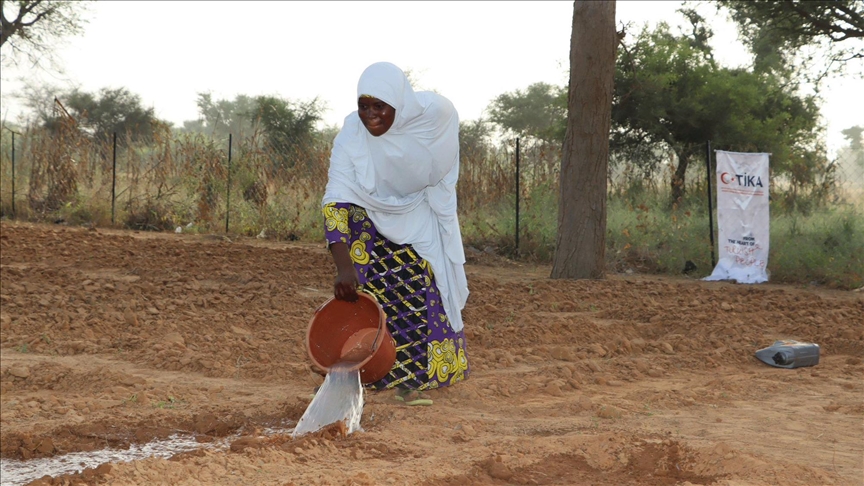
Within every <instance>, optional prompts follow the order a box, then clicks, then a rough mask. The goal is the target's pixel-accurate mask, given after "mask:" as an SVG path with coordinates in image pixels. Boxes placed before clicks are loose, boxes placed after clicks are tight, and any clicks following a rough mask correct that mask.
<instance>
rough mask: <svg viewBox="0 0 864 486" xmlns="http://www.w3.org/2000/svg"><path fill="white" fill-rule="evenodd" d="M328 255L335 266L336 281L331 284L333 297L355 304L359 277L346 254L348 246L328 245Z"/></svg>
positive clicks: (352, 262) (342, 244) (341, 244)
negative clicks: (331, 257)
mask: <svg viewBox="0 0 864 486" xmlns="http://www.w3.org/2000/svg"><path fill="white" fill-rule="evenodd" d="M330 254H331V255H332V256H333V262H334V263H335V264H336V281H335V282H334V283H333V296H334V297H336V299H338V300H344V301H347V302H355V301H356V300H357V298H358V297H357V287H359V286H360V277H358V276H357V269H355V268H354V261H352V260H351V254H350V253H348V244H346V243H341V242H339V243H333V244H331V245H330Z"/></svg>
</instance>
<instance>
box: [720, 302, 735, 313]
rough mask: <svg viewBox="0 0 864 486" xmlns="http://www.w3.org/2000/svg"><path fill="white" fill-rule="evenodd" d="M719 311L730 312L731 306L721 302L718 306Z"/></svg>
mask: <svg viewBox="0 0 864 486" xmlns="http://www.w3.org/2000/svg"><path fill="white" fill-rule="evenodd" d="M720 309H721V310H724V311H727V312H728V311H731V310H732V306H731V305H729V304H728V303H726V302H723V303H722V304H720Z"/></svg>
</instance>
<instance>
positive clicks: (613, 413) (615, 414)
mask: <svg viewBox="0 0 864 486" xmlns="http://www.w3.org/2000/svg"><path fill="white" fill-rule="evenodd" d="M622 414H623V411H622V410H621V409H620V408H618V407H616V406H613V405H605V406H602V407H600V409H598V410H597V416H598V417H600V418H607V419H608V418H621V415H622Z"/></svg>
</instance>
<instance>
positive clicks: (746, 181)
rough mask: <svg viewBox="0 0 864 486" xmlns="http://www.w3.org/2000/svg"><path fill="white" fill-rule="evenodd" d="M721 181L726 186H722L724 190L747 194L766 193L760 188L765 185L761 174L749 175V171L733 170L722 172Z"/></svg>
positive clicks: (761, 194)
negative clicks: (740, 172)
mask: <svg viewBox="0 0 864 486" xmlns="http://www.w3.org/2000/svg"><path fill="white" fill-rule="evenodd" d="M720 182H722V183H723V185H724V187H721V188H720V190H721V191H723V192H730V193H733V194H741V195H745V196H763V195H765V193H764V192H762V191H761V190H760V188H763V187H765V186H764V185H763V184H762V177H761V176H754V175H748V174H747V173H744V174H734V173H732V172H723V173H721V174H720ZM730 186H731V187H730Z"/></svg>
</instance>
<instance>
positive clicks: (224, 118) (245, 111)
mask: <svg viewBox="0 0 864 486" xmlns="http://www.w3.org/2000/svg"><path fill="white" fill-rule="evenodd" d="M197 104H198V112H199V114H200V118H199V119H198V120H189V121H185V122H183V129H181V132H186V133H199V134H206V135H208V136H211V137H217V138H227V137H228V135H229V134H231V135H233V137H234V140H238V141H239V140H241V139H243V138H244V137H247V136H249V137H252V139H253V140H255V144H256V147H257V149H261V148H262V147H263V146H264V145H266V146H267V148H269V149H270V150H268V151H267V153H268V154H269V155H270V156H271V164H273V165H287V166H292V165H293V164H294V163H295V161H296V160H300V159H303V158H304V155H303V154H304V152H305V151H307V150H309V147H310V146H311V145H313V144H315V143H319V142H325V143H329V142H331V141H332V139H333V138H334V137H335V135H336V134H335V132H334V130H333V129H332V128H327V129H325V130H323V131H318V130H317V128H316V124H317V123H318V122H319V121H320V120H321V114H322V113H323V111H324V104H323V103H322V102H320V101H319V100H318V99H317V98H315V99H313V100H311V101H305V102H298V101H292V100H288V99H285V98H281V97H278V96H256V97H250V96H246V95H242V94H241V95H237V96H236V97H235V98H234V100H233V101H231V100H213V97H212V95H211V94H209V93H199V94H198V101H197Z"/></svg>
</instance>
